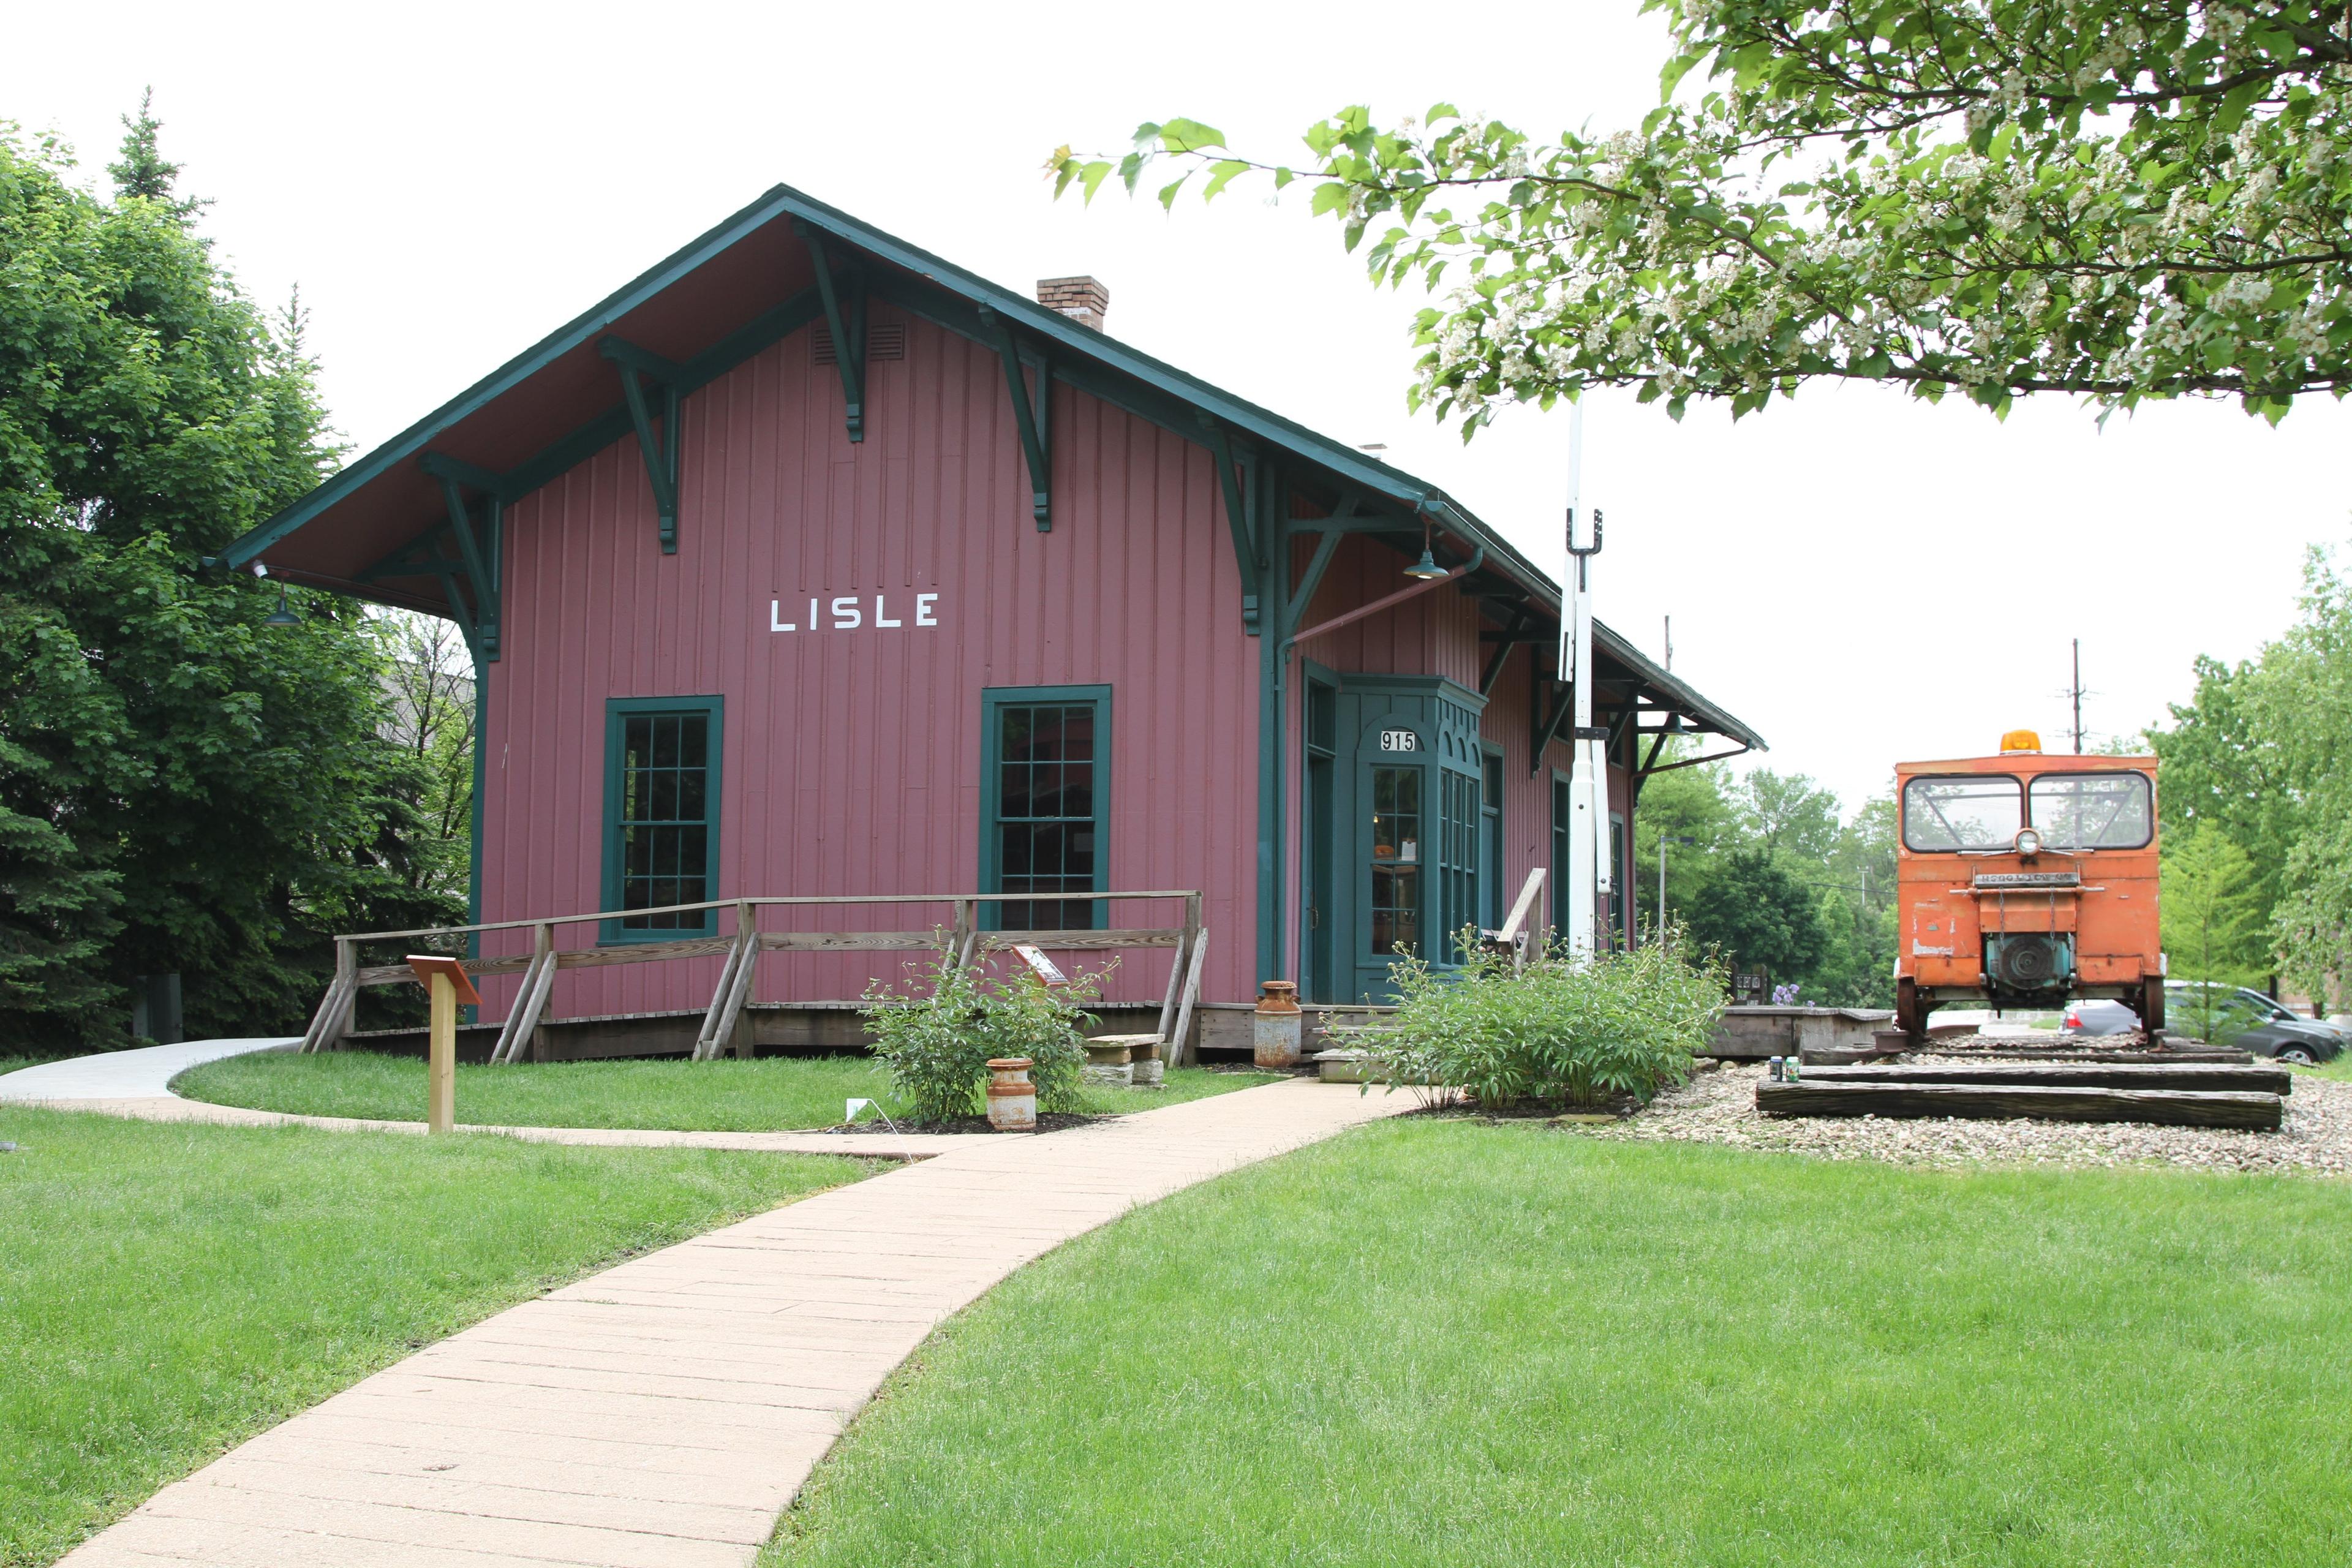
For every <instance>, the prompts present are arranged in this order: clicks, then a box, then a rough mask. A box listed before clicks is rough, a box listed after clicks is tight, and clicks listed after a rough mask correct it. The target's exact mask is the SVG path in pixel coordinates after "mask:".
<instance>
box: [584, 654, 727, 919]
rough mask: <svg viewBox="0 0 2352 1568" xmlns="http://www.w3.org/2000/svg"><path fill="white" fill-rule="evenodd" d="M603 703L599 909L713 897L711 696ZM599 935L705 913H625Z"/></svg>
mask: <svg viewBox="0 0 2352 1568" xmlns="http://www.w3.org/2000/svg"><path fill="white" fill-rule="evenodd" d="M674 701H675V705H674V706H672V705H667V704H663V703H656V702H652V701H643V700H628V701H622V702H615V703H614V704H612V707H611V711H610V718H609V727H608V731H607V744H608V746H609V748H610V754H609V756H608V758H607V763H606V767H607V772H606V784H605V792H606V818H607V822H606V831H607V839H606V845H605V852H604V854H605V859H604V884H605V907H606V908H607V909H615V910H669V907H670V906H672V905H676V904H696V903H702V902H705V901H707V900H709V899H711V898H712V897H713V896H714V892H713V888H712V882H713V876H714V870H715V867H716V864H717V854H716V851H717V848H718V837H719V823H718V816H719V783H718V774H719V703H718V700H716V699H705V698H690V699H678V700H674ZM605 923H606V931H605V935H606V937H607V938H608V939H618V940H621V941H627V940H629V939H630V938H632V937H635V936H638V935H639V933H646V932H659V933H663V934H665V935H677V934H678V933H680V932H696V931H709V930H710V929H712V922H711V916H710V911H709V910H670V912H667V913H646V914H635V915H625V916H623V917H622V918H621V919H619V920H617V921H607V922H605Z"/></svg>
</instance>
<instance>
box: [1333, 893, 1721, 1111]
mask: <svg viewBox="0 0 2352 1568" xmlns="http://www.w3.org/2000/svg"><path fill="white" fill-rule="evenodd" d="M1475 935H1476V933H1475V931H1473V932H1471V933H1469V935H1468V937H1466V938H1465V940H1464V942H1462V944H1461V948H1460V949H1457V951H1464V950H1466V951H1467V952H1468V956H1467V957H1466V959H1465V962H1464V963H1461V964H1460V965H1459V966H1457V967H1455V968H1453V969H1450V970H1444V971H1438V970H1433V969H1432V968H1430V966H1429V965H1428V964H1427V963H1423V961H1422V960H1420V959H1418V958H1412V957H1407V958H1405V959H1402V960H1401V961H1400V962H1399V963H1396V964H1394V965H1393V966H1391V969H1390V971H1389V973H1390V978H1391V982H1392V984H1394V985H1395V986H1396V989H1397V994H1398V996H1399V998H1400V1005H1399V1006H1398V1008H1397V1013H1396V1017H1395V1020H1394V1022H1393V1024H1392V1025H1391V1026H1390V1027H1389V1028H1387V1029H1384V1030H1382V1031H1381V1035H1380V1036H1379V1037H1378V1039H1379V1042H1380V1043H1379V1045H1378V1046H1377V1047H1376V1048H1375V1053H1374V1058H1373V1060H1372V1064H1371V1065H1372V1072H1371V1075H1370V1076H1371V1077H1372V1078H1373V1079H1375V1080H1377V1081H1381V1082H1385V1083H1388V1084H1390V1085H1391V1086H1393V1085H1397V1084H1416V1085H1430V1086H1433V1087H1435V1088H1437V1089H1439V1090H1441V1091H1450V1092H1451V1093H1454V1094H1465V1095H1467V1096H1469V1097H1470V1098H1471V1099H1473V1100H1476V1101H1477V1102H1478V1104H1479V1105H1481V1106H1483V1107H1485V1108H1486V1109H1488V1110H1501V1109H1506V1108H1509V1107H1513V1106H1525V1105H1591V1104H1596V1103H1599V1102H1601V1101H1604V1100H1612V1099H1614V1098H1616V1097H1617V1096H1620V1095H1632V1096H1633V1097H1634V1098H1635V1099H1637V1100H1649V1099H1651V1098H1652V1097H1654V1095H1656V1094H1657V1093H1658V1091H1659V1090H1661V1089H1665V1088H1668V1087H1670V1086H1672V1085H1675V1084H1677V1083H1680V1082H1682V1081H1683V1080H1684V1079H1687V1078H1688V1077H1689V1076H1690V1070H1691V1058H1692V1057H1693V1056H1694V1055H1696V1053H1697V1052H1698V1051H1700V1050H1702V1049H1704V1048H1706V1046H1707V1045H1708V1044H1710V1043H1711V1042H1712V1040H1713V1039H1714V1036H1715V1027H1716V1025H1717V1022H1718V1021H1719V1020H1720V1019H1721V1018H1722V1016H1723V1006H1724V994H1725V984H1724V980H1725V977H1724V974H1723V973H1722V969H1721V965H1720V963H1718V962H1717V960H1716V959H1715V958H1714V957H1713V955H1712V954H1709V955H1707V956H1706V957H1698V956H1695V955H1694V954H1693V953H1692V952H1691V949H1690V943H1689V942H1688V941H1687V939H1686V938H1685V936H1684V935H1683V933H1682V932H1681V931H1680V930H1678V929H1676V928H1673V927H1669V928H1668V929H1667V930H1666V931H1664V932H1663V933H1661V934H1658V935H1655V936H1654V937H1653V938H1652V940H1651V941H1650V942H1647V943H1645V944H1644V945H1643V946H1642V947H1640V948H1637V949H1635V950H1634V951H1633V952H1622V953H1607V954H1601V955H1599V956H1597V957H1591V958H1578V957H1573V956H1571V955H1570V953H1568V952H1566V950H1565V949H1557V950H1554V951H1551V952H1542V953H1538V954H1537V955H1536V956H1534V957H1532V958H1530V959H1529V960H1528V963H1526V965H1525V966H1524V967H1522V968H1520V969H1518V970H1517V972H1514V970H1513V967H1512V963H1511V960H1510V958H1509V956H1508V955H1507V954H1496V953H1492V952H1481V951H1478V950H1477V949H1476V948H1475V946H1473V945H1472V939H1475Z"/></svg>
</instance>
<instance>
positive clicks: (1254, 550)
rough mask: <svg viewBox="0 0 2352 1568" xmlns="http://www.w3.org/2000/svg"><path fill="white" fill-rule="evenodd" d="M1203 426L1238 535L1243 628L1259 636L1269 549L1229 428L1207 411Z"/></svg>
mask: <svg viewBox="0 0 2352 1568" xmlns="http://www.w3.org/2000/svg"><path fill="white" fill-rule="evenodd" d="M1199 422H1200V426H1201V428H1202V430H1203V431H1205V432H1207V434H1208V437H1209V453H1210V456H1211V457H1213V458H1215V460H1216V464H1217V488H1218V489H1219V491H1220V492H1221V493H1222V494H1223V496H1224V498H1225V526H1226V527H1227V528H1228V529H1230V530H1231V531H1232V532H1233V536H1234V564H1235V565H1236V566H1238V567H1240V568H1241V574H1242V630H1243V631H1244V632H1246V633H1247V634H1248V635H1249V636H1251V637H1255V636H1257V635H1258V629H1259V628H1258V605H1259V599H1258V595H1257V593H1256V591H1255V590H1256V584H1257V580H1258V578H1259V577H1260V576H1262V575H1264V574H1265V563H1266V555H1265V552H1264V551H1262V550H1260V549H1259V548H1258V530H1257V517H1256V514H1255V511H1254V510H1252V509H1251V507H1250V505H1249V502H1248V501H1247V500H1245V499H1244V495H1243V487H1242V480H1241V476H1240V474H1239V473H1238V472H1237V471H1235V469H1234V443H1233V437H1231V436H1229V435H1227V434H1226V432H1225V427H1224V426H1223V425H1220V424H1219V423H1217V421H1216V420H1214V419H1213V418H1211V417H1210V416H1208V415H1206V414H1203V415H1201V416H1199Z"/></svg>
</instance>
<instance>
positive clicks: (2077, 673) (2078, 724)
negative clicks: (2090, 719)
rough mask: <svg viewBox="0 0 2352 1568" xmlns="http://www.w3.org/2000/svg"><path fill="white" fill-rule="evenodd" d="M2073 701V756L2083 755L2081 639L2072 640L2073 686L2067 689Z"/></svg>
mask: <svg viewBox="0 0 2352 1568" xmlns="http://www.w3.org/2000/svg"><path fill="white" fill-rule="evenodd" d="M2067 693H2068V695H2069V696H2071V697H2073V698H2074V754H2075V755H2076V756H2078V757H2079V756H2081V755H2082V754H2083V639H2082V638H2081V637H2076V638H2075V639H2074V685H2073V686H2071V687H2069V688H2068V689H2067Z"/></svg>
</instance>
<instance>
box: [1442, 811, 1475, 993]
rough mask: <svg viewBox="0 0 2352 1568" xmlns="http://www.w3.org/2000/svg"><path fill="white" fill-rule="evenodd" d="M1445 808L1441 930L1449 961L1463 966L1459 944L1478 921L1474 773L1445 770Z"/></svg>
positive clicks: (1443, 813) (1443, 812)
mask: <svg viewBox="0 0 2352 1568" xmlns="http://www.w3.org/2000/svg"><path fill="white" fill-rule="evenodd" d="M1437 792H1438V800H1439V805H1440V807H1441V812H1440V822H1439V829H1438V832H1439V837H1438V875H1439V879H1440V880H1439V884H1438V886H1439V889H1440V890H1441V893H1442V895H1443V896H1442V899H1441V902H1442V904H1443V906H1444V908H1443V909H1442V910H1441V911H1440V914H1439V929H1440V931H1441V932H1442V934H1443V935H1444V939H1445V957H1446V959H1447V960H1448V961H1449V962H1453V963H1459V962H1460V961H1461V959H1462V957H1463V956H1464V955H1463V953H1462V952H1461V951H1460V943H1459V942H1458V941H1457V940H1456V939H1457V938H1459V936H1460V935H1461V932H1462V928H1463V927H1465V926H1469V925H1475V924H1476V923H1477V921H1478V829H1479V826H1480V812H1479V800H1480V795H1481V790H1480V785H1479V782H1478V779H1477V778H1476V777H1475V775H1473V774H1470V773H1455V772H1454V771H1453V770H1452V769H1451V768H1442V769H1440V770H1439V771H1438V775H1437Z"/></svg>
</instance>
